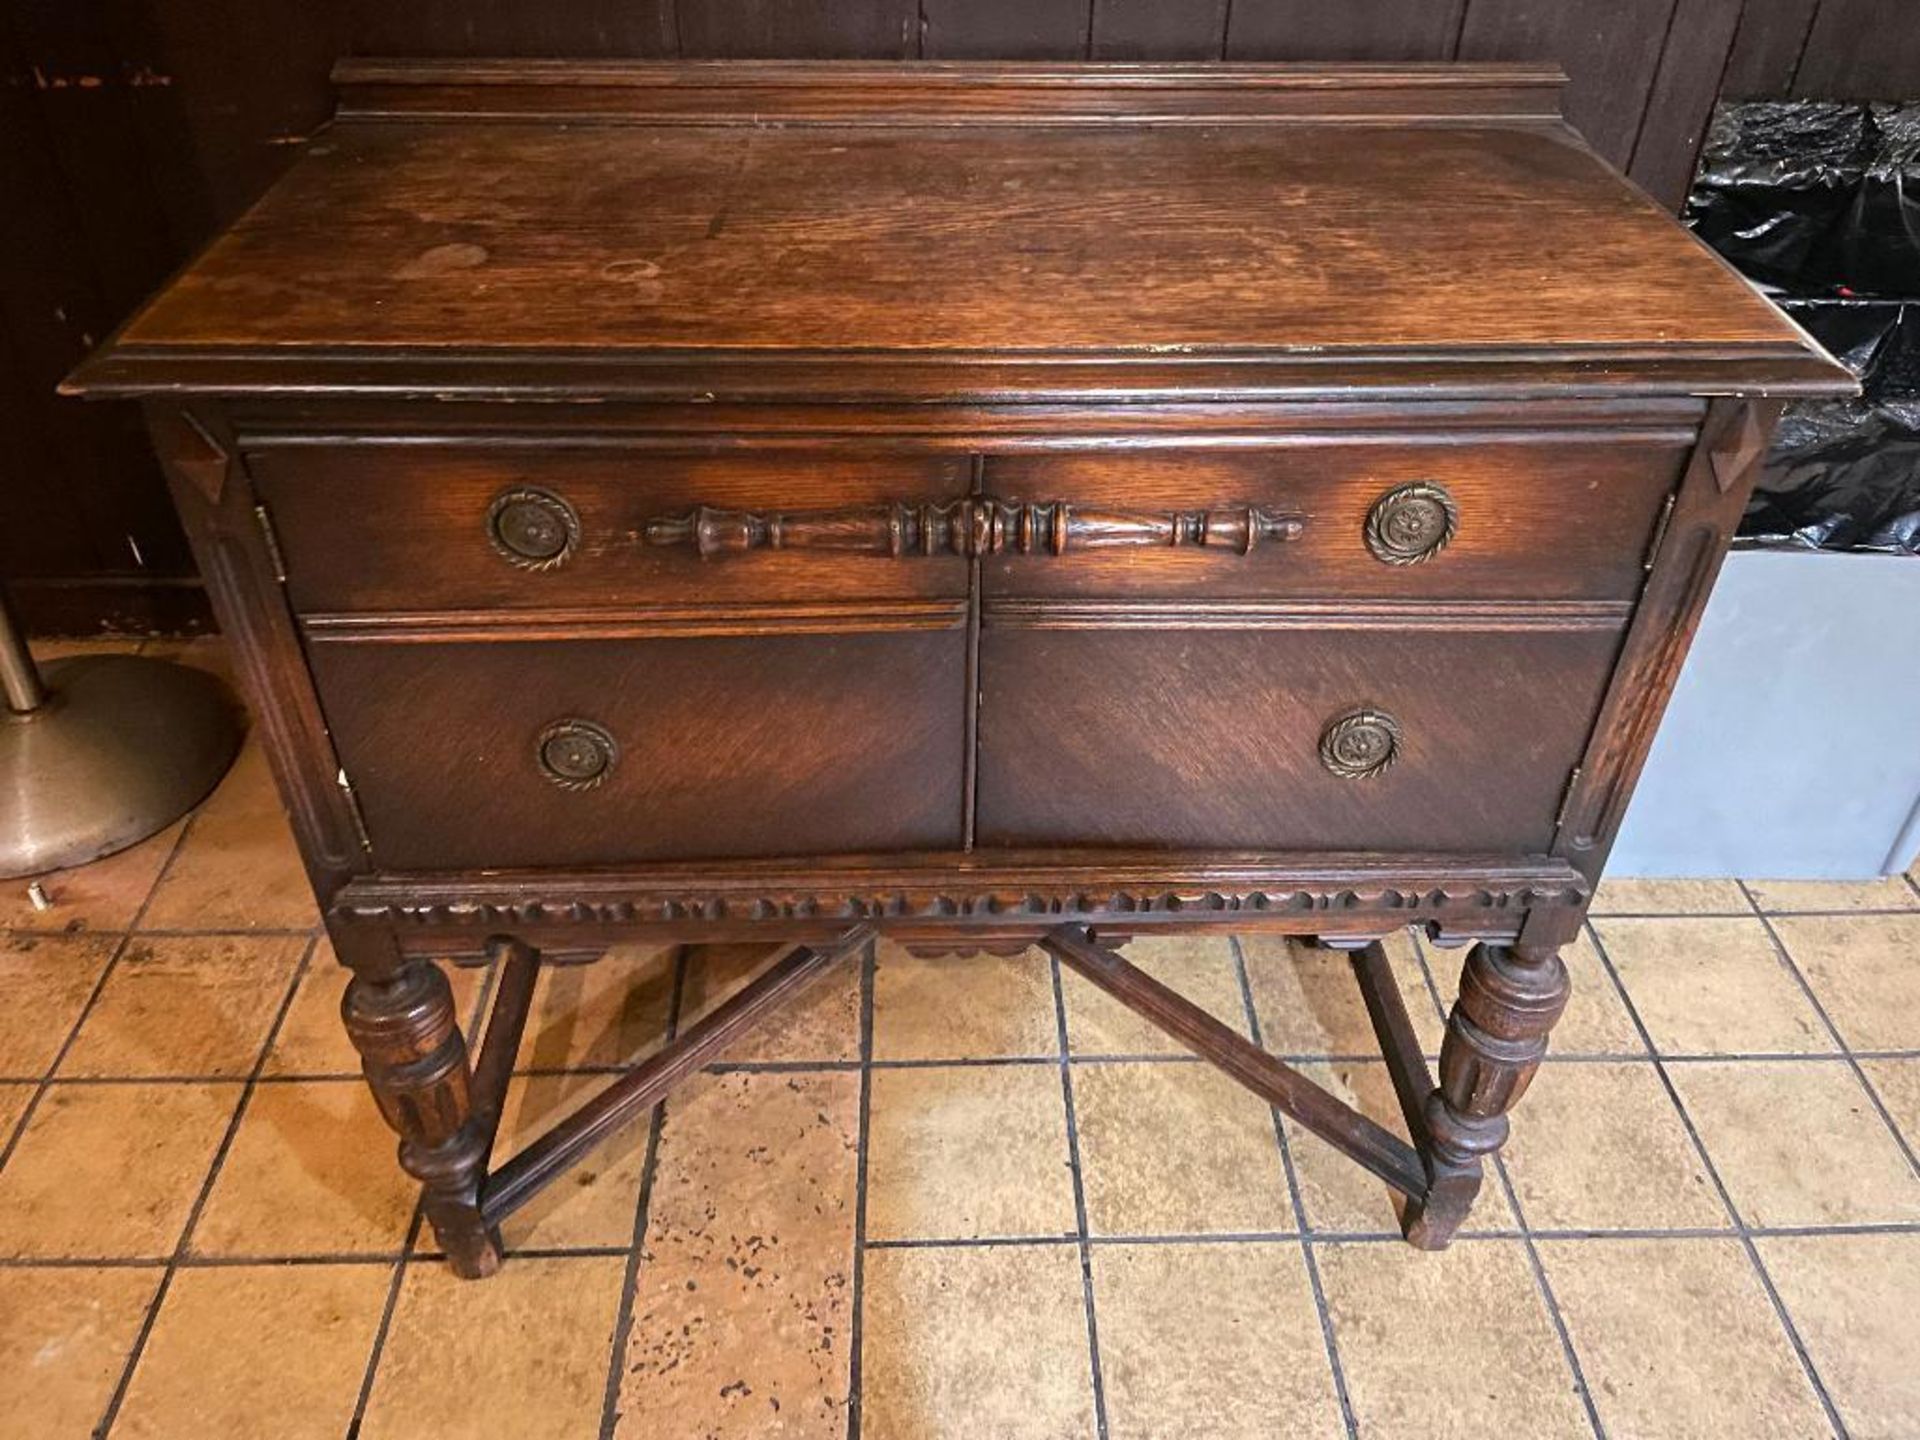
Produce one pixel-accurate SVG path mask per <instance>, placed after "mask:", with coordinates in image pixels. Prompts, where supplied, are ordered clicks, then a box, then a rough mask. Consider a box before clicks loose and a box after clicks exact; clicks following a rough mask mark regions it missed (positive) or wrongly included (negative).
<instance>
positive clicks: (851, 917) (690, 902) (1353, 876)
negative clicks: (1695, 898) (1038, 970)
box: [328, 850, 1591, 945]
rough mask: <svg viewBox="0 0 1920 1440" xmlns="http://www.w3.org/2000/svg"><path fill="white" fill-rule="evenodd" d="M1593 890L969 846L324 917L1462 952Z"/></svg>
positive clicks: (531, 933)
mask: <svg viewBox="0 0 1920 1440" xmlns="http://www.w3.org/2000/svg"><path fill="white" fill-rule="evenodd" d="M1590 895H1591V889H1590V887H1589V885H1588V883H1587V881H1586V880H1585V879H1584V878H1583V877H1582V876H1581V875H1580V873H1579V872H1578V871H1576V870H1575V869H1574V868H1573V867H1572V866H1571V865H1570V864H1568V863H1567V862H1565V861H1563V860H1557V859H1546V858H1523V859H1515V858H1512V857H1498V856H1419V855H1410V856H1382V855H1378V854H1339V853H1330V854H1311V855H1305V854H1303V855H1295V856H1284V857H1281V856H1266V857H1262V856H1255V855H1248V854H1243V853H1238V852H1231V853H1214V852H1201V853H1194V852H1189V853H1187V854H1168V855H1158V854H1156V855H1152V856H1143V855H1142V854H1141V853H1140V852H1131V853H1129V852H1103V851H1053V850H1049V851H975V852H972V853H970V854H966V853H957V852H956V853H928V854H919V855H909V856H877V857H863V856H856V857H830V858H826V859H820V860H811V861H809V860H735V861H727V862H713V863H710V864H704V865H691V864H677V865H666V866H650V867H645V868H636V869H630V870H587V871H572V872H559V871H521V872H497V873H494V874H491V875H482V876H473V877H464V878H463V877H461V876H457V875H430V874H381V875H372V876H366V877H362V878H359V879H355V880H353V881H351V882H349V883H348V884H347V885H346V886H345V887H344V888H343V889H341V890H340V891H339V892H338V893H337V894H336V895H335V896H334V898H333V901H332V903H331V905H330V906H329V907H328V920H329V923H330V924H336V925H342V926H355V925H373V926H386V927H392V928H393V929H395V930H396V931H399V932H403V933H404V932H406V931H409V930H412V931H418V932H421V933H422V934H423V935H425V936H429V937H431V938H433V939H436V940H446V939H448V938H450V937H457V936H458V935H459V934H461V933H463V932H465V933H468V934H471V933H472V932H474V931H485V930H508V931H511V932H513V933H515V934H518V935H524V936H527V937H529V938H533V937H542V938H544V937H549V936H558V937H559V938H560V939H561V940H562V941H563V942H565V943H572V944H575V945H577V944H579V943H580V942H581V941H582V939H583V938H585V937H583V935H582V934H581V932H582V931H583V930H590V929H592V928H594V927H609V928H615V929H620V928H624V929H629V930H637V931H647V930H650V929H652V930H658V931H660V932H662V933H665V932H671V937H672V938H674V939H677V940H681V941H693V940H702V939H724V938H735V937H742V938H744V937H750V936H756V935H760V934H775V933H778V934H795V935H803V936H804V935H811V934H819V933H826V932H828V931H830V930H831V929H833V928H835V927H844V926H845V925H847V924H850V923H854V922H868V923H872V924H875V925H877V926H878V927H880V929H881V930H882V931H883V932H899V933H903V934H911V935H926V934H953V933H960V934H964V935H972V936H980V937H986V936H993V937H1002V936H1020V935H1035V936H1037V935H1038V934H1040V933H1042V932H1044V931H1045V930H1047V929H1049V928H1051V927H1053V926H1055V925H1059V924H1061V923H1064V922H1069V921H1071V922H1075V923H1080V924H1089V925H1103V924H1104V925H1107V926H1110V927H1111V926H1121V927H1151V928H1155V929H1161V928H1183V927H1194V926H1220V927H1224V928H1228V929H1238V930H1274V931H1281V932H1288V933H1295V934H1314V935H1333V936H1342V937H1350V936H1366V935H1376V934H1385V933H1387V932H1389V931H1392V930H1396V929H1399V928H1401V927H1403V926H1407V925H1420V926H1423V927H1425V928H1426V930H1427V931H1428V933H1429V934H1431V935H1432V936H1434V938H1436V939H1438V940H1440V941H1442V942H1443V943H1453V942H1456V941H1465V940H1475V939H1496V940H1497V939H1503V938H1505V939H1510V938H1512V937H1513V936H1514V935H1516V934H1517V933H1518V932H1519V929H1520V926H1521V925H1522V923H1523V922H1524V921H1525V919H1526V917H1527V915H1528V914H1529V913H1530V912H1531V911H1534V910H1536V909H1540V908H1556V909H1573V910H1577V909H1578V908H1579V907H1582V906H1584V905H1585V904H1586V902H1587V900H1588V899H1589V898H1590Z"/></svg>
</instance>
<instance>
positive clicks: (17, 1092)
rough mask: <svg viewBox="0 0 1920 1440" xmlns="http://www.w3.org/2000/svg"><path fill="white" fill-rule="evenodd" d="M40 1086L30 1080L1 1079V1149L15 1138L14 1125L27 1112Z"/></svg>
mask: <svg viewBox="0 0 1920 1440" xmlns="http://www.w3.org/2000/svg"><path fill="white" fill-rule="evenodd" d="M39 1088H40V1087H39V1086H38V1085H36V1084H34V1083H33V1082H32V1081H29V1080H18V1081H12V1082H6V1081H0V1150H4V1149H6V1147H7V1142H8V1141H9V1140H10V1139H12V1138H13V1127H14V1126H16V1125H18V1124H19V1123H20V1117H21V1116H23V1115H25V1114H26V1113H27V1106H28V1105H29V1104H31V1103H32V1101H33V1092H34V1091H35V1090H37V1089H39Z"/></svg>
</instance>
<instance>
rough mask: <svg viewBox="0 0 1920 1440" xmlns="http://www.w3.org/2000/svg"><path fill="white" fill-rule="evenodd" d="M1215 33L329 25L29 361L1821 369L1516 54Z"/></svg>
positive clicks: (1231, 384) (1257, 374)
mask: <svg viewBox="0 0 1920 1440" xmlns="http://www.w3.org/2000/svg"><path fill="white" fill-rule="evenodd" d="M1235 73H1236V72H1235V71H1234V70H1232V69H1229V70H1227V71H1224V72H1223V71H1219V70H1209V71H1206V72H1202V73H1201V76H1200V78H1199V80H1196V76H1195V71H1194V67H1166V68H1164V69H1162V70H1155V69H1153V68H1152V67H1139V66H1129V67H1086V68H1084V69H1076V68H1074V67H1066V68H1063V67H1058V66H1053V67H1035V68H1033V69H1031V70H1027V71H1024V72H1023V71H1021V70H1020V69H1019V68H1018V67H1006V66H1000V67H969V66H954V65H945V66H939V67H933V69H932V71H931V72H929V73H926V74H920V73H918V72H916V71H915V70H913V69H912V68H911V67H902V68H900V69H886V70H880V69H877V68H876V67H870V66H863V67H831V66H817V65H816V66H793V65H787V66H765V65H758V66H727V65H712V64H708V65H702V66H659V65H649V66H635V67H626V68H625V70H623V69H622V67H618V66H615V67H609V66H606V65H595V66H591V67H577V66H566V65H544V66H543V65H533V66H527V65H519V66H507V65H497V64H496V65H493V66H481V67H449V66H446V65H424V66H418V67H408V66H405V65H394V64H392V63H390V62H389V63H387V64H386V65H384V66H366V65H363V66H360V67H358V68H357V69H353V70H350V71H349V72H348V73H346V74H344V75H343V76H342V81H343V86H344V87H345V91H346V94H347V97H348V103H347V106H346V107H345V108H344V109H343V113H342V118H341V119H340V121H339V122H337V123H336V125H335V126H334V127H333V128H332V129H331V130H330V131H329V132H327V133H325V134H324V135H322V136H321V137H320V138H319V139H318V140H317V141H316V142H315V143H314V144H313V145H311V146H310V147H309V149H308V151H307V153H306V154H304V155H303V156H302V157H301V159H300V160H299V161H298V162H297V163H296V164H295V165H294V166H293V168H292V169H291V171H290V172H289V173H288V175H287V176H286V177H285V178H284V179H283V180H282V181H281V182H280V183H279V184H278V185H276V186H275V187H274V188H273V190H272V191H271V192H270V193H269V194H268V195H267V196H266V197H265V198H264V199H263V200H262V201H261V202H260V203H259V204H258V205H257V206H255V207H254V208H253V209H252V210H251V211H250V212H248V213H247V214H246V215H245V216H244V217H243V218H242V219H241V220H240V221H239V222H238V224H236V225H235V226H234V227H233V229H232V230H230V231H229V232H228V233H227V234H225V235H223V236H222V237H221V238H219V239H218V240H217V241H215V243H214V244H213V245H212V246H211V247H210V248H209V249H208V250H207V251H206V252H205V253H204V254H202V255H201V257H200V258H199V259H198V260H197V261H195V262H194V263H193V264H192V265H191V266H190V267H189V268H188V269H187V270H186V271H185V272H183V273H182V274H181V275H180V276H179V277H177V278H176V279H175V280H174V281H173V282H172V284H170V285H169V286H168V288H167V289H166V290H165V291H163V292H162V293H161V294H160V295H159V296H158V297H157V298H156V299H155V300H154V301H153V302H151V303H150V304H149V305H148V306H147V307H146V308H145V309H144V310H143V311H141V312H140V313H139V314H138V315H137V316H136V317H135V318H134V320H133V321H132V322H131V323H130V324H129V325H128V326H127V327H126V328H125V329H124V331H123V332H122V333H121V334H120V336H119V337H117V339H116V340H115V341H114V342H113V343H112V344H111V345H110V346H109V347H107V349H106V350H105V351H103V352H102V354H101V355H98V356H96V357H95V358H94V359H93V360H92V361H90V362H89V363H88V364H87V365H86V366H84V367H82V369H81V371H80V372H78V373H77V374H76V376H75V379H74V381H73V382H71V387H72V388H74V389H79V390H91V391H95V392H110V393H135V392H141V391H151V390H155V389H181V388H186V389H204V390H227V391H243V392H244V391H255V390H289V389H291V390H299V391H305V392H309V393H311V392H323V393H331V392H335V391H339V392H348V393H363V392H368V391H378V392H380V393H396V392H399V393H413V392H416V391H420V392H428V391H430V392H434V393H448V392H452V393H509V394H510V393H515V392H516V390H519V389H526V390H534V389H538V390H542V391H551V392H556V393H562V394H595V395H598V394H607V395H619V394H636V395H638V394H646V395H648V396H660V397H672V396H674V395H676V394H678V395H684V396H686V397H688V398H706V397H707V396H709V395H712V396H716V397H718V398H727V397H728V396H754V397H759V398H767V397H770V396H772V395H776V394H777V395H784V396H787V397H790V398H792V397H804V396H808V395H813V394H818V395H821V396H823V397H825V396H832V397H835V398H840V397H847V396H851V395H854V394H858V395H860V396H863V397H872V396H878V395H884V394H889V393H906V392H911V391H913V390H915V389H925V390H926V391H927V392H929V393H934V392H939V393H942V394H951V395H954V396H962V395H964V396H969V397H978V396H981V395H992V396H1002V397H1006V398H1025V397H1028V396H1033V397H1038V396H1042V395H1045V396H1052V395H1056V394H1066V395H1071V394H1077V393H1101V394H1110V393H1111V394H1122V395H1144V394H1152V395H1167V396H1176V397H1181V398H1193V397H1196V396H1209V397H1215V396H1218V397H1224V396H1228V395H1231V396H1236V397H1246V396H1251V395H1269V394H1271V395H1280V394H1288V393H1298V392H1300V391H1302V390H1338V389H1350V388H1356V387H1357V388H1362V389H1368V388H1376V387H1385V388H1394V387H1400V388H1410V389H1412V390H1415V391H1418V392H1420V393H1429V392H1431V393H1441V392H1442V391H1445V390H1447V389H1448V388H1449V387H1450V386H1458V387H1461V388H1467V389H1471V388H1479V389H1482V390H1484V389H1486V388H1489V387H1492V388H1500V387H1502V386H1521V385H1525V384H1529V383H1533V384H1538V385H1544V386H1550V387H1555V388H1556V389H1557V391H1558V393H1569V392H1579V391H1582V390H1593V391H1596V392H1604V391H1610V390H1620V389H1639V390H1643V391H1644V390H1653V391H1661V390H1667V391H1687V392H1690V393H1709V392H1714V391H1726V390H1770V391H1777V392H1788V391H1799V392H1805V391H1809V390H1826V391H1835V390H1839V391H1844V390H1846V389H1848V388H1849V387H1850V385H1851V380H1850V378H1849V377H1847V376H1846V374H1845V372H1844V371H1843V370H1841V369H1840V368H1839V367H1838V366H1837V365H1835V364H1834V363H1833V362H1832V361H1830V360H1828V359H1827V358H1826V357H1824V356H1823V355H1822V354H1821V352H1819V351H1818V349H1817V348H1816V347H1814V346H1813V345H1812V344H1811V342H1809V341H1808V340H1806V338H1805V337H1804V336H1802V335H1801V334H1800V332H1799V331H1798V330H1796V329H1795V328H1794V327H1792V326H1791V325H1790V324H1789V323H1788V322H1787V321H1786V320H1785V319H1784V318H1783V317H1782V316H1781V315H1780V314H1779V313H1778V312H1777V311H1776V310H1775V309H1774V308H1773V307H1772V306H1771V305H1769V304H1768V303H1767V302H1766V301H1765V300H1764V299H1763V298H1761V297H1760V296H1759V295H1758V293H1757V292H1755V291H1754V290H1753V289H1752V288H1751V287H1750V286H1748V285H1747V284H1746V283H1745V282H1744V281H1743V280H1741V279H1739V278H1738V277H1737V276H1736V275H1734V274H1733V273H1732V272H1731V271H1730V270H1729V269H1727V268H1726V267H1725V266H1724V265H1723V264H1722V263H1721V262H1720V261H1719V260H1718V259H1717V258H1716V257H1714V256H1713V255H1712V254H1711V253H1710V252H1708V251H1707V250H1706V249H1705V248H1704V247H1702V246H1700V245H1699V244H1697V243H1696V242H1695V241H1694V240H1693V239H1692V238H1691V237H1690V236H1688V235H1687V234H1686V233H1685V232H1684V231H1683V230H1682V229H1681V228H1680V227H1679V226H1678V225H1677V224H1675V222H1674V221H1673V220H1672V219H1671V218H1670V217H1668V216H1667V215H1665V214H1664V213H1663V212H1661V211H1660V210H1658V209H1657V208H1656V207H1655V206H1654V205H1653V204H1652V203H1651V202H1650V201H1648V200H1647V199H1646V198H1645V197H1643V196H1642V195H1641V194H1639V192H1637V191H1635V190H1634V189H1633V188H1632V187H1631V186H1629V185H1628V184H1627V183H1626V182H1624V181H1623V180H1621V179H1620V178H1619V177H1618V176H1616V175H1615V174H1614V173H1613V172H1612V171H1610V170H1609V168H1608V167H1607V166H1606V165H1605V164H1604V163H1603V162H1602V161H1600V160H1599V159H1598V158H1596V157H1595V156H1594V155H1593V154H1592V153H1591V152H1589V151H1588V150H1587V149H1586V148H1585V147H1584V146H1583V145H1582V144H1580V143H1579V141H1578V139H1577V137H1576V136H1574V135H1573V133H1572V132H1571V131H1570V130H1568V129H1567V128H1566V127H1565V126H1564V125H1563V124H1561V123H1560V122H1558V121H1557V120H1556V119H1553V118H1551V117H1550V116H1549V115H1547V114H1544V113H1542V106H1541V104H1540V100H1539V95H1540V91H1541V81H1540V77H1539V75H1538V74H1537V72H1534V73H1531V75H1529V73H1528V72H1515V71H1514V70H1513V67H1494V68H1493V69H1491V70H1490V71H1489V72H1487V73H1484V74H1482V73H1477V72H1476V71H1475V70H1474V69H1472V68H1470V67H1448V68H1444V69H1431V68H1429V69H1425V70H1421V69H1420V68H1419V67H1413V68H1411V69H1409V70H1407V71H1401V72H1395V71H1383V70H1382V69H1381V68H1380V67H1367V68H1365V69H1364V70H1352V71H1348V72H1342V71H1340V70H1338V69H1337V68H1336V69H1332V70H1329V69H1328V67H1304V68H1302V67H1257V69H1256V70H1254V71H1253V72H1249V73H1245V74H1243V76H1242V83H1241V84H1240V85H1238V86H1237V87H1236V86H1234V85H1232V84H1231V83H1229V81H1230V79H1231V77H1232V76H1233V75H1234V74H1235ZM1343 73H1344V74H1345V75H1346V79H1347V82H1348V83H1346V84H1344V85H1343V84H1341V83H1340V81H1341V78H1342V75H1343ZM462 74H465V75H466V76H467V78H468V79H469V80H470V81H472V82H473V83H471V84H468V85H464V86H463V85H462V84H460V83H458V82H459V79H460V77H461V75H462ZM1009 74H1011V77H1012V78H1011V79H1009ZM1395 74H1399V75H1400V76H1401V77H1402V78H1401V82H1400V83H1399V84H1398V85H1396V83H1395V81H1394V76H1395ZM623 75H624V77H625V80H626V82H627V83H625V84H621V83H619V82H620V81H621V80H622V77H623ZM969 75H971V76H972V77H973V78H974V80H975V82H976V83H975V84H973V85H971V86H969V85H967V84H965V83H964V82H965V80H966V79H967V77H968V76H969ZM1156 76H1157V77H1158V78H1159V81H1160V82H1161V83H1160V84H1159V85H1158V87H1156V85H1155V83H1154V82H1155V78H1156ZM395 77H398V78H395ZM810 77H811V78H810ZM956 77H957V78H956ZM1289 78H1291V80H1292V81H1293V83H1291V84H1289V83H1284V82H1286V81H1287V80H1288V79H1289ZM716 94H717V95H718V97H719V98H718V99H716V98H715V96H716ZM1142 94H1145V95H1147V96H1149V97H1152V98H1151V99H1149V100H1147V101H1142V100H1140V98H1139V97H1140V96H1141V95H1142ZM689 95H692V96H693V97H694V100H695V102H697V103H692V104H691V105H690V104H689V101H688V96H689ZM768 95H772V96H774V97H775V98H774V99H772V100H767V99H764V98H763V97H765V96H768ZM1223 96H1225V97H1228V98H1229V99H1230V100H1235V101H1237V102H1238V108H1237V109H1236V108H1235V106H1234V105H1233V104H1227V105H1225V106H1224V107H1223V101H1222V97H1223ZM1329 96H1331V97H1334V98H1333V99H1331V100H1329V98H1328V97H1329ZM396 97H397V98H396ZM555 97H559V98H558V99H556V98H555ZM781 97H784V98H781ZM848 97H851V98H848ZM1063 97H1064V98H1063ZM1089 97H1091V98H1089ZM1249 97H1253V98H1252V99H1250V98H1249ZM1303 97H1304V98H1303ZM1123 101H1124V102H1126V103H1124V104H1123V103H1121V102H1123ZM1255 101H1258V103H1255ZM728 105H742V106H748V107H750V108H748V109H746V110H744V111H742V112H741V113H738V114H733V115H727V114H725V113H723V112H724V110H725V107H726V106H728ZM809 105H811V107H812V108H809ZM1449 106H1454V107H1458V113H1454V112H1453V111H1450V110H1449ZM410 107H411V113H410ZM783 107H784V108H783ZM943 107H945V108H944V109H943ZM1496 108H1497V109H1499V110H1500V111H1501V112H1502V113H1498V114H1486V113H1482V112H1484V111H1486V110H1488V109H1496ZM768 109H771V110H772V112H773V113H776V114H782V115H783V116H784V118H783V119H781V120H780V121H779V122H778V123H766V122H765V121H764V114H765V113H766V112H767V110H768ZM1396 112H1397V113H1396Z"/></svg>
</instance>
